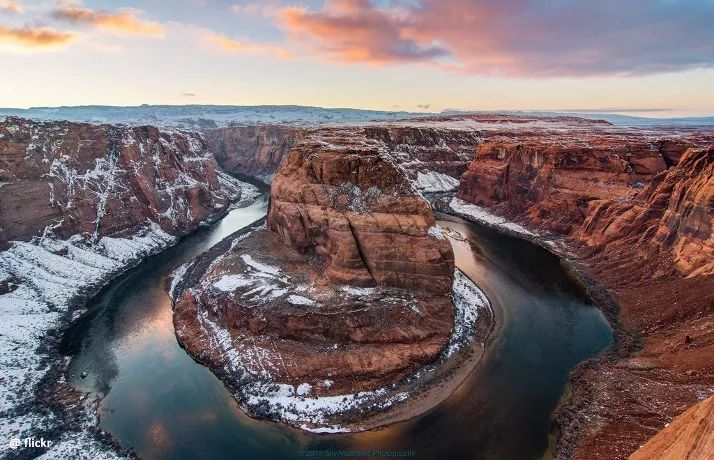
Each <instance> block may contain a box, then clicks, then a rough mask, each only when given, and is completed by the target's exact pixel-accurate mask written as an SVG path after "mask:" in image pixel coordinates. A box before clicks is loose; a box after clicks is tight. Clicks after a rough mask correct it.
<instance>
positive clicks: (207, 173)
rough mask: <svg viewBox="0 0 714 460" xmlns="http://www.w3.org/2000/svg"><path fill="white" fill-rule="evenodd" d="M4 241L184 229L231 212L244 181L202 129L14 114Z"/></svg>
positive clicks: (2, 165) (5, 133)
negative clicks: (236, 179) (227, 168)
mask: <svg viewBox="0 0 714 460" xmlns="http://www.w3.org/2000/svg"><path fill="white" fill-rule="evenodd" d="M0 183H1V184H2V185H0V187H2V200H0V227H1V228H0V247H2V248H6V247H7V246H8V241H12V240H22V241H26V240H29V239H31V238H32V237H40V236H42V235H43V234H47V232H51V233H52V234H54V235H55V236H57V237H58V238H62V239H64V238H69V237H70V236H72V235H78V234H79V235H83V236H86V237H87V238H89V239H91V240H92V241H95V242H96V241H98V240H99V239H101V238H102V237H104V236H113V237H123V236H129V235H132V234H135V233H136V232H137V231H139V230H140V229H141V228H144V227H146V225H147V222H155V223H157V224H158V225H159V226H160V227H161V228H162V229H163V230H164V231H166V232H168V233H170V234H173V235H176V234H183V233H186V232H188V231H190V230H193V229H195V228H196V227H197V226H198V225H199V224H200V223H201V222H203V221H205V220H208V219H210V218H212V217H215V216H216V215H218V214H220V213H221V212H225V210H226V209H227V208H228V206H229V204H230V203H231V202H232V201H236V200H237V199H238V197H239V195H240V188H239V187H238V186H236V185H235V184H234V183H233V181H232V180H231V179H230V177H228V176H227V175H226V174H225V173H223V172H222V171H221V170H220V168H219V167H218V165H217V164H216V161H215V160H214V159H213V158H212V157H211V155H210V154H209V153H208V152H207V150H206V146H205V144H204V141H203V140H202V138H201V136H200V135H199V134H195V133H184V132H172V131H169V132H165V131H160V130H159V129H157V128H153V127H148V126H144V127H131V128H130V127H122V126H112V125H92V124H78V123H69V122H51V123H50V122H33V121H29V120H23V119H18V118H8V119H7V120H6V121H4V122H2V123H0Z"/></svg>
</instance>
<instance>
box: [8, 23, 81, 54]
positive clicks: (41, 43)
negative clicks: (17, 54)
mask: <svg viewBox="0 0 714 460" xmlns="http://www.w3.org/2000/svg"><path fill="white" fill-rule="evenodd" d="M77 38H78V36H77V35H76V34H73V33H71V32H62V31H59V30H55V29H52V28H50V27H37V28H31V27H23V28H17V29H12V28H8V27H2V26H0V45H5V46H9V47H10V48H13V49H16V50H19V51H27V50H29V51H36V50H48V49H53V48H61V47H64V46H66V45H69V44H70V43H72V42H73V41H75V40H76V39H77Z"/></svg>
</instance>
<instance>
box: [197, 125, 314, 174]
mask: <svg viewBox="0 0 714 460" xmlns="http://www.w3.org/2000/svg"><path fill="white" fill-rule="evenodd" d="M301 135H302V130H300V129H298V128H288V127H285V126H272V125H259V126H236V127H230V128H221V129H214V130H210V131H206V133H205V136H206V143H207V145H208V150H209V151H210V152H211V153H213V155H214V156H215V157H216V160H218V163H219V164H220V165H221V167H222V168H223V169H224V170H226V171H228V172H230V173H239V174H245V175H249V176H254V177H258V178H260V179H261V180H263V181H265V182H270V179H271V178H272V176H273V174H275V171H277V169H278V167H279V166H280V162H281V161H282V159H283V157H284V156H285V154H286V153H287V152H288V151H289V150H290V148H291V147H292V146H293V144H294V143H295V141H296V140H297V139H298V138H299V137H300V136H301Z"/></svg>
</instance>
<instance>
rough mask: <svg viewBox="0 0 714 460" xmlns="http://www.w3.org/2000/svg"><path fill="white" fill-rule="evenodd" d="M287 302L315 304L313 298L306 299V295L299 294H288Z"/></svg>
mask: <svg viewBox="0 0 714 460" xmlns="http://www.w3.org/2000/svg"><path fill="white" fill-rule="evenodd" d="M288 302H290V303H291V304H293V305H315V301H314V300H312V299H308V298H307V297H303V296H301V295H295V294H290V295H289V296H288Z"/></svg>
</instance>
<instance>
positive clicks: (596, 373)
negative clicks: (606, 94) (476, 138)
mask: <svg viewBox="0 0 714 460" xmlns="http://www.w3.org/2000/svg"><path fill="white" fill-rule="evenodd" d="M540 125H541V126H539V127H537V128H532V127H528V126H526V125H523V124H521V126H511V127H510V128H509V129H504V127H502V126H501V127H498V126H495V125H494V126H491V127H488V128H484V129H483V142H482V143H481V144H479V146H478V149H477V153H476V157H475V158H474V160H473V162H472V163H471V164H470V165H469V168H468V171H467V172H466V173H465V174H464V175H463V176H462V178H461V185H460V188H459V197H460V198H462V199H463V200H465V201H468V202H470V203H473V204H478V205H481V206H485V207H487V208H489V209H490V210H491V211H492V212H494V213H496V214H499V215H501V216H504V217H507V218H510V219H513V220H517V221H519V222H520V223H522V224H524V225H526V226H527V227H529V228H531V229H533V230H536V231H540V232H546V233H550V234H554V235H556V236H557V235H560V236H564V237H565V239H563V242H564V245H565V247H567V248H568V251H569V252H570V255H571V257H573V258H574V259H575V260H574V262H575V264H576V266H578V267H579V268H580V269H581V270H582V271H583V272H585V273H586V274H588V275H589V276H590V277H592V278H593V279H594V280H595V281H596V283H597V284H599V285H600V286H602V287H603V288H605V290H606V291H607V292H609V293H610V294H612V295H613V296H614V299H615V300H616V301H617V304H618V306H619V314H617V312H615V311H609V313H610V314H611V317H610V319H611V320H612V321H614V322H615V332H616V338H617V343H616V345H615V348H614V350H613V351H612V352H611V353H608V354H606V355H605V356H603V357H600V358H598V359H595V360H593V361H590V362H587V363H584V364H583V365H581V366H579V367H578V368H577V369H576V371H575V372H574V373H573V381H574V387H573V396H572V398H571V400H570V401H569V402H568V403H567V404H566V405H565V406H563V407H562V408H561V409H560V410H559V412H558V416H557V420H558V421H559V422H560V424H561V426H562V427H563V428H564V429H563V436H562V438H561V440H560V442H559V447H558V453H557V456H558V457H562V458H588V459H589V458H627V456H629V455H630V454H631V453H632V452H633V451H634V450H636V449H637V448H638V447H639V446H640V445H642V444H644V442H645V441H646V440H647V439H648V438H649V437H651V436H653V435H654V434H655V433H656V432H657V431H659V430H660V429H661V428H662V427H663V426H664V425H665V424H666V423H668V422H669V421H670V420H672V418H673V417H675V416H676V415H677V414H679V413H680V412H682V411H683V410H685V409H686V408H687V407H689V406H691V405H692V404H694V403H696V402H697V401H698V400H700V399H701V398H703V397H706V396H708V395H710V394H711V393H712V391H713V390H712V389H713V388H714V358H713V357H714V349H712V347H713V346H714V290H713V289H712V286H714V276H713V275H712V273H714V262H712V261H713V260H714V258H713V257H712V256H713V255H714V243H713V236H712V227H713V226H714V198H713V197H714V182H713V180H714V179H712V177H713V174H714V170H713V168H714V154H713V150H712V145H713V144H714V135H712V133H711V132H708V131H697V130H675V129H648V130H634V129H625V128H617V127H613V126H608V125H604V124H591V123H589V122H582V123H575V124H572V123H570V122H567V123H563V124H561V125H560V126H554V125H551V126H546V125H547V124H544V123H541V124H540Z"/></svg>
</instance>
